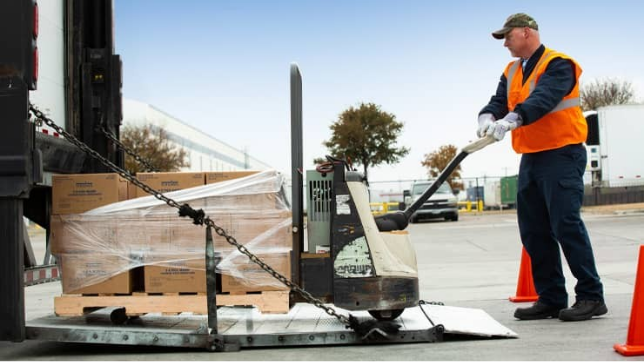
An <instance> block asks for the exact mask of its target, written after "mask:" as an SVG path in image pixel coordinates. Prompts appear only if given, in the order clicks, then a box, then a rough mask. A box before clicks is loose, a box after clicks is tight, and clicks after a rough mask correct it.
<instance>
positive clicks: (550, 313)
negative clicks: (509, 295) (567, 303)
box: [514, 301, 563, 321]
mask: <svg viewBox="0 0 644 362" xmlns="http://www.w3.org/2000/svg"><path fill="white" fill-rule="evenodd" d="M562 309H563V308H562V307H554V306H551V305H548V304H546V303H544V302H541V301H536V302H535V303H534V304H533V305H532V306H531V307H528V308H517V310H516V311H514V318H517V319H521V320H525V321H528V320H534V319H546V318H557V317H558V316H559V311H560V310H562Z"/></svg>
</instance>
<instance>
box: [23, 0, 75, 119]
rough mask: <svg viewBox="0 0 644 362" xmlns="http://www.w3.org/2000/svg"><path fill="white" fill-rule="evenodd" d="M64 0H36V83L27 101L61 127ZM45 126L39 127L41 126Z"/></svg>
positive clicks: (62, 110) (63, 72)
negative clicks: (37, 19)
mask: <svg viewBox="0 0 644 362" xmlns="http://www.w3.org/2000/svg"><path fill="white" fill-rule="evenodd" d="M64 10H65V9H64V0H46V1H38V12H39V16H38V18H39V24H38V39H37V46H38V57H39V61H38V84H37V90H35V91H32V92H31V93H30V94H29V97H30V101H31V102H32V103H33V104H34V105H35V106H36V107H38V109H40V110H41V111H42V112H43V113H44V114H45V115H47V116H48V117H49V118H51V119H53V120H54V121H55V122H56V124H58V125H59V126H61V127H63V128H64V127H65V119H66V114H65V31H64V16H63V14H64ZM48 128H49V127H47V126H43V129H48Z"/></svg>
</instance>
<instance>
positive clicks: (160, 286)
mask: <svg viewBox="0 0 644 362" xmlns="http://www.w3.org/2000/svg"><path fill="white" fill-rule="evenodd" d="M156 259H159V263H160V264H159V265H146V266H145V267H144V269H143V275H144V276H143V279H144V289H145V292H146V293H206V270H205V269H206V264H205V260H204V256H201V257H198V256H196V255H194V254H191V255H184V256H181V255H179V256H173V257H170V256H167V257H166V258H163V257H156ZM164 259H165V260H168V259H171V261H165V262H164V261H163V260H164ZM148 262H155V257H151V258H147V259H146V263H148Z"/></svg>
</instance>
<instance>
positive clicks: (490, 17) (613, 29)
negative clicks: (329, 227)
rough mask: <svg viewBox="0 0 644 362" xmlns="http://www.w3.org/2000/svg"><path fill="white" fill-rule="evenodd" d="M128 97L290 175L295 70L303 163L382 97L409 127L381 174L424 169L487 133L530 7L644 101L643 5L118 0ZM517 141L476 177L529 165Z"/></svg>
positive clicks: (551, 37)
mask: <svg viewBox="0 0 644 362" xmlns="http://www.w3.org/2000/svg"><path fill="white" fill-rule="evenodd" d="M114 7H115V14H116V15H115V16H116V18H115V36H116V52H117V53H118V54H120V55H121V57H122V60H123V73H124V76H123V96H124V97H126V98H130V99H135V100H139V101H143V102H147V103H149V104H151V105H153V106H155V107H157V108H159V109H161V110H163V111H165V112H167V113H168V114H170V115H172V116H174V117H176V118H178V119H180V120H181V121H183V122H185V123H188V124H190V125H192V126H195V127H197V128H199V129H202V130H203V131H204V132H206V133H208V134H210V135H211V136H213V137H216V138H217V139H220V140H222V141H224V142H226V143H228V144H230V145H231V146H234V147H236V148H239V149H247V150H248V152H249V153H250V154H251V156H253V157H255V158H257V159H259V160H261V161H263V162H265V163H268V164H270V165H272V166H273V167H274V168H276V169H277V170H280V171H283V172H285V173H286V174H287V175H290V171H289V170H290V123H289V122H290V106H289V67H290V64H291V63H297V64H298V66H299V68H300V70H301V72H302V74H303V93H304V105H303V107H304V110H303V114H304V162H305V165H304V167H305V169H311V168H312V167H313V164H312V160H313V159H314V158H316V157H321V156H323V155H324V154H326V153H327V151H326V149H325V147H324V146H322V142H323V141H324V140H327V139H329V138H330V135H331V133H330V130H329V126H330V125H331V123H332V122H334V121H335V120H337V118H338V115H339V114H340V113H341V112H342V111H343V110H345V109H347V108H348V107H350V106H357V105H358V104H359V103H360V102H373V103H376V104H378V105H380V106H381V107H382V110H384V111H386V112H389V113H393V114H394V115H395V116H396V118H397V120H398V121H401V122H403V123H404V125H405V126H404V130H403V133H402V135H401V137H400V139H399V141H400V145H404V146H407V147H410V148H411V152H410V153H409V155H408V156H406V157H405V158H404V159H403V160H402V161H401V162H400V163H399V164H397V165H386V164H385V165H381V166H379V167H377V168H374V169H371V171H370V178H371V180H372V181H385V180H386V181H390V180H407V179H421V178H424V177H425V176H426V170H425V169H424V168H423V167H422V166H421V165H420V162H421V160H422V159H423V156H424V155H425V154H427V153H430V152H432V151H434V150H436V149H438V148H439V147H440V146H442V145H446V144H453V145H455V146H457V147H459V148H460V147H463V146H465V145H467V144H468V143H469V142H470V141H472V140H474V139H475V137H476V134H475V133H476V118H477V114H478V112H479V110H480V109H481V108H482V107H483V106H484V105H485V104H486V103H487V101H488V100H489V98H490V96H491V95H492V94H493V93H494V91H495V89H496V85H497V83H498V80H499V77H500V75H501V73H502V71H503V68H504V67H505V65H506V64H507V63H508V62H509V61H511V60H512V58H511V56H510V54H509V52H508V51H507V50H506V49H505V48H504V47H503V42H502V41H497V40H494V39H493V38H492V37H491V36H490V33H491V32H492V31H494V30H497V29H498V28H500V27H501V26H502V24H503V22H504V21H505V19H506V18H507V16H508V15H509V14H512V13H515V12H526V13H528V14H530V15H532V16H533V17H534V18H535V19H536V21H537V23H538V24H539V29H540V34H541V40H542V42H543V44H544V45H546V46H548V47H550V48H553V49H555V50H558V51H561V52H564V53H566V54H568V55H570V56H572V57H573V58H575V59H576V60H577V61H578V62H579V63H580V65H581V67H582V68H583V70H584V73H583V75H582V77H581V82H582V84H583V83H584V82H590V81H592V80H594V79H598V78H606V77H611V78H617V79H621V80H627V81H630V82H632V84H633V86H634V88H635V92H636V95H637V98H638V100H640V101H641V100H642V99H643V98H644V50H643V49H644V47H643V46H642V44H643V42H644V21H642V16H643V15H644V2H642V1H636V0H632V1H624V0H612V1H563V2H562V1H548V0H546V1H534V2H525V1H522V2H518V1H493V2H492V1H487V2H480V1H460V0H453V1H442V2H430V1H421V0H418V1H378V0H364V1H351V0H337V1H335V0H325V1H275V0H270V1H268V0H267V1H262V0H258V1H244V0H232V1H221V0H218V1H206V0H183V1H176V0H115V4H114ZM508 138H509V137H507V138H506V140H504V141H503V142H501V143H497V144H493V145H491V146H489V147H488V148H485V149H483V150H481V151H479V152H477V153H475V154H473V155H471V156H469V157H468V158H466V159H465V161H464V162H463V163H462V167H463V175H464V176H466V177H475V176H505V175H513V174H516V172H517V170H518V161H519V157H518V156H517V155H515V154H514V151H513V150H512V148H511V146H510V142H509V140H508Z"/></svg>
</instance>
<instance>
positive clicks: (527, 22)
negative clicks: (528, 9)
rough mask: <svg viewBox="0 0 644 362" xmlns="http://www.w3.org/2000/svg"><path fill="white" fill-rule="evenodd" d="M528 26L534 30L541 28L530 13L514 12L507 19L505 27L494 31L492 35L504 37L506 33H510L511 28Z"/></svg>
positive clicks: (499, 37)
mask: <svg viewBox="0 0 644 362" xmlns="http://www.w3.org/2000/svg"><path fill="white" fill-rule="evenodd" d="M526 26H527V27H528V28H532V29H534V30H539V26H538V25H537V22H536V21H535V20H534V19H533V18H532V17H531V16H530V15H528V14H524V13H517V14H512V15H510V16H509V17H508V19H507V20H506V21H505V24H503V28H501V29H499V30H497V31H495V32H494V33H492V36H493V37H494V38H495V39H503V38H504V37H505V34H507V33H509V32H510V30H512V29H514V28H523V27H526Z"/></svg>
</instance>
